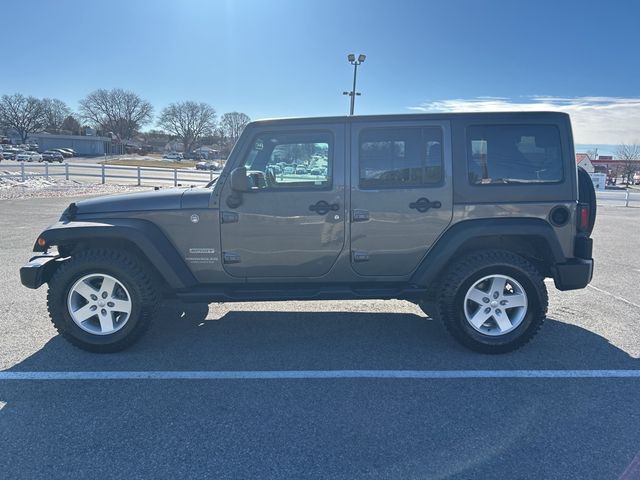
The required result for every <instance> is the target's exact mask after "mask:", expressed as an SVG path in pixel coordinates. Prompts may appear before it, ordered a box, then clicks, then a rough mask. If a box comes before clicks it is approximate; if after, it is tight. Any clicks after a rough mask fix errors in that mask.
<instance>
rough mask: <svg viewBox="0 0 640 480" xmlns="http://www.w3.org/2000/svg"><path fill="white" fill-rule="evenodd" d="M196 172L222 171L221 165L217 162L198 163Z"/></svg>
mask: <svg viewBox="0 0 640 480" xmlns="http://www.w3.org/2000/svg"><path fill="white" fill-rule="evenodd" d="M196 170H214V171H215V170H220V164H219V163H217V162H205V161H202V162H198V163H196Z"/></svg>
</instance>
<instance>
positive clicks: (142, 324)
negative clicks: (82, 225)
mask: <svg viewBox="0 0 640 480" xmlns="http://www.w3.org/2000/svg"><path fill="white" fill-rule="evenodd" d="M89 274H106V275H109V276H112V277H114V278H115V279H117V280H118V281H119V282H120V283H121V284H122V285H124V286H125V288H126V289H127V291H128V293H129V295H130V297H131V299H130V300H131V313H130V314H129V316H128V319H127V320H126V323H124V322H123V323H124V325H123V326H122V327H121V328H120V329H119V330H117V331H115V332H114V333H111V334H102V335H101V334H92V333H90V332H87V331H85V330H83V329H82V328H80V326H78V325H77V324H76V323H75V322H74V321H73V319H72V318H71V315H70V313H69V308H68V306H67V302H68V297H69V291H70V289H71V288H72V286H73V285H74V283H75V282H76V281H78V280H79V279H80V278H82V277H84V276H85V275H89ZM159 301H160V297H159V293H158V286H157V284H156V281H155V279H154V278H153V276H152V275H150V273H149V271H148V268H145V266H144V264H143V263H142V262H140V261H139V260H137V259H136V258H135V257H133V256H131V255H130V254H128V253H126V252H122V251H118V250H109V249H102V248H96V249H88V250H85V251H82V252H80V253H78V254H77V255H73V256H72V257H71V259H70V260H68V261H66V262H64V263H63V264H62V265H61V266H60V267H59V268H58V269H57V270H56V271H55V273H54V274H53V276H52V278H51V280H50V281H49V291H48V294H47V307H48V309H49V315H50V317H51V321H52V322H53V325H54V326H55V328H56V330H58V332H59V333H60V335H62V336H63V337H64V338H65V339H67V340H68V341H69V342H71V343H72V344H73V345H75V346H77V347H79V348H82V349H83V350H88V351H90V352H98V353H109V352H117V351H120V350H123V349H125V348H127V347H129V346H130V345H132V344H133V343H135V342H136V341H137V340H138V339H139V338H140V337H141V336H142V334H143V333H144V332H145V331H146V330H147V329H148V328H149V325H150V323H151V320H152V319H153V317H154V316H155V313H156V311H157V308H158V303H159Z"/></svg>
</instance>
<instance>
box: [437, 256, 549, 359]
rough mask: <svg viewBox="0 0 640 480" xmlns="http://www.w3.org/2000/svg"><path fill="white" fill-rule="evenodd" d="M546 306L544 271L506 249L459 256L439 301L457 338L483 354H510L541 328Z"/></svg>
mask: <svg viewBox="0 0 640 480" xmlns="http://www.w3.org/2000/svg"><path fill="white" fill-rule="evenodd" d="M547 305H548V297H547V290H546V287H545V285H544V279H543V277H542V275H540V272H539V271H538V270H537V269H536V267H535V266H533V265H532V264H531V262H529V261H528V260H526V259H525V258H523V257H521V256H519V255H516V254H514V253H511V252H508V251H503V250H485V251H479V252H474V253H472V254H469V255H467V256H465V257H463V258H461V259H460V260H459V261H458V262H456V263H455V264H454V265H452V266H451V268H450V269H449V270H448V271H447V272H446V274H445V276H444V281H443V284H442V285H441V293H440V295H439V298H438V301H437V308H438V313H439V316H440V318H441V319H442V321H443V322H444V325H445V327H446V328H447V330H448V331H449V332H450V333H451V334H452V335H453V337H454V338H455V339H456V340H458V341H459V342H460V343H461V344H463V345H464V346H466V347H468V348H470V349H472V350H475V351H478V352H482V353H505V352H510V351H513V350H516V349H518V348H520V347H521V346H522V345H524V344H525V343H527V342H528V341H529V340H530V339H531V338H532V337H533V336H534V335H535V334H536V333H537V332H538V330H539V329H540V327H541V326H542V324H543V322H544V320H545V317H546V312H547Z"/></svg>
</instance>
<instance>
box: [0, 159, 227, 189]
mask: <svg viewBox="0 0 640 480" xmlns="http://www.w3.org/2000/svg"><path fill="white" fill-rule="evenodd" d="M217 176H218V174H217V173H214V172H213V171H211V170H208V171H207V170H190V169H179V168H175V169H174V168H162V167H139V166H124V165H104V164H82V163H66V162H65V163H59V164H55V163H51V164H50V163H47V162H45V163H25V162H20V163H13V164H0V179H17V180H20V181H23V182H24V181H26V180H27V179H29V178H34V177H41V178H45V179H50V178H51V177H54V178H55V177H58V178H60V177H62V178H64V179H65V180H76V179H78V180H80V181H82V180H83V179H87V178H97V179H99V182H97V183H107V182H108V181H109V180H110V179H118V181H119V182H118V183H130V184H136V185H143V184H149V181H150V180H151V181H153V182H152V183H165V184H166V183H169V184H171V183H172V184H173V185H174V186H178V185H182V184H193V183H208V182H210V181H211V180H213V179H214V178H216V177H217Z"/></svg>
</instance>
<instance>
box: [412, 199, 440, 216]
mask: <svg viewBox="0 0 640 480" xmlns="http://www.w3.org/2000/svg"><path fill="white" fill-rule="evenodd" d="M440 207H442V203H440V202H439V201H437V200H436V201H434V202H430V201H429V199H428V198H424V197H422V198H419V199H418V200H416V201H415V202H412V203H410V204H409V208H414V209H416V210H417V211H419V212H420V213H424V212H426V211H428V210H429V209H430V208H440Z"/></svg>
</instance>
